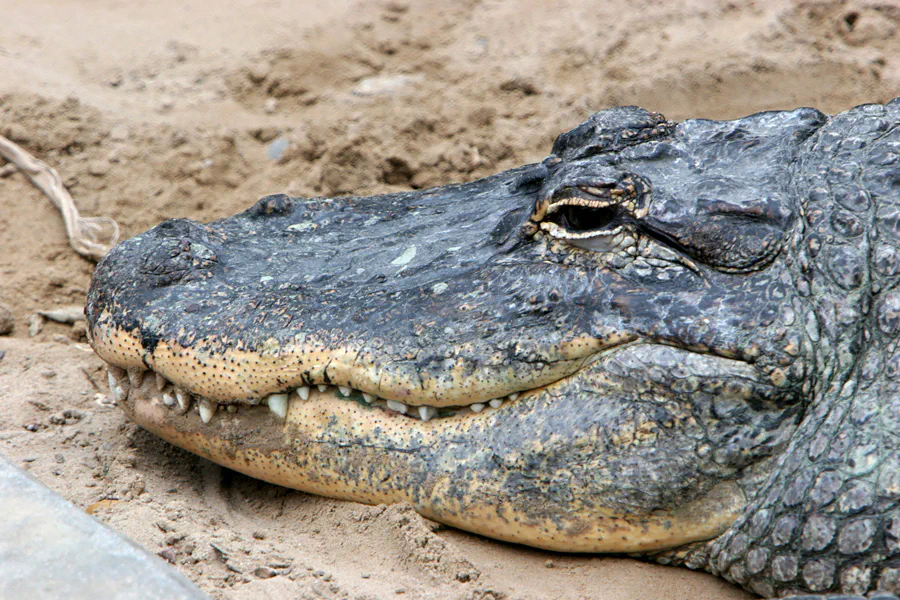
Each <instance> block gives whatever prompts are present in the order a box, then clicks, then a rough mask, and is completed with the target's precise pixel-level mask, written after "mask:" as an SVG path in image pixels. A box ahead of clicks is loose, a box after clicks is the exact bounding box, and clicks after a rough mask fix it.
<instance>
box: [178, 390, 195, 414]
mask: <svg viewBox="0 0 900 600" xmlns="http://www.w3.org/2000/svg"><path fill="white" fill-rule="evenodd" d="M175 400H176V401H177V402H178V410H179V411H180V412H181V414H184V413H186V412H187V411H188V410H190V408H191V395H190V394H188V393H187V392H185V391H184V390H183V389H181V388H175Z"/></svg>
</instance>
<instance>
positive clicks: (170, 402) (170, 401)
mask: <svg viewBox="0 0 900 600" xmlns="http://www.w3.org/2000/svg"><path fill="white" fill-rule="evenodd" d="M162 403H163V404H165V405H166V406H175V398H173V397H172V394H163V395H162Z"/></svg>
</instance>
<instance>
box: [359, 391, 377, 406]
mask: <svg viewBox="0 0 900 600" xmlns="http://www.w3.org/2000/svg"><path fill="white" fill-rule="evenodd" d="M362 397H363V400H365V401H366V403H367V404H372V403H373V402H375V400H376V398H375V396H373V395H372V394H370V393H368V392H363V393H362Z"/></svg>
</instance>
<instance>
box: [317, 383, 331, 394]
mask: <svg viewBox="0 0 900 600" xmlns="http://www.w3.org/2000/svg"><path fill="white" fill-rule="evenodd" d="M316 387H317V388H319V391H320V392H325V391H326V390H327V389H328V386H327V385H325V384H324V383H320V384H319V385H317V386H316Z"/></svg>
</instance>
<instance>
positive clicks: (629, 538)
mask: <svg viewBox="0 0 900 600" xmlns="http://www.w3.org/2000/svg"><path fill="white" fill-rule="evenodd" d="M898 273H900V101H897V100H895V101H894V102H892V103H890V104H888V105H885V106H878V105H866V106H862V107H857V108H855V109H853V110H850V111H847V112H845V113H842V114H840V115H837V116H835V117H827V116H825V115H822V114H821V113H819V112H817V111H815V110H812V109H799V110H796V111H791V112H771V113H760V114H757V115H752V116H750V117H746V118H744V119H739V120H736V121H729V122H715V121H703V120H696V121H685V122H682V123H678V124H676V123H672V122H669V121H666V120H665V119H664V118H663V117H661V116H660V115H657V114H653V113H648V112H646V111H644V110H642V109H638V108H635V107H628V108H619V109H611V110H608V111H604V112H601V113H597V114H596V115H594V116H593V117H592V118H591V119H590V120H589V121H587V122H586V123H584V124H582V125H581V126H579V127H577V128H576V129H574V130H572V131H570V132H568V133H566V134H564V135H562V136H560V137H559V138H558V139H557V141H556V143H555V144H554V146H553V151H552V154H551V156H550V157H549V158H548V159H547V160H545V161H543V162H542V163H541V164H539V165H530V166H526V167H521V168H519V169H514V170H512V171H508V172H505V173H501V174H499V175H496V176H494V177H490V178H487V179H484V180H481V181H476V182H474V183H470V184H464V185H451V186H446V187H443V188H437V189H433V190H426V191H422V192H411V193H404V194H392V195H387V196H377V197H371V198H355V197H354V198H337V199H321V198H319V199H311V200H305V199H292V198H287V197H286V196H270V197H267V198H264V199H262V200H261V201H260V202H259V203H257V204H256V205H255V206H254V207H253V208H251V209H250V210H248V211H246V212H245V213H242V214H239V215H236V216H234V217H230V218H227V219H223V220H221V221H216V222H213V223H210V224H208V225H201V224H199V223H196V222H193V221H187V220H175V221H167V222H165V223H163V224H161V225H159V226H158V227H156V228H154V229H152V230H150V231H149V232H147V233H144V234H142V235H140V236H137V237H135V238H132V239H131V240H128V241H126V242H124V243H122V244H120V245H119V246H118V247H117V248H116V249H114V250H113V251H112V252H111V253H110V254H109V255H108V256H107V257H106V258H105V259H104V260H103V261H102V262H101V263H100V265H98V267H97V270H96V272H95V274H94V280H93V282H92V284H91V289H90V292H89V295H88V307H87V315H88V320H89V325H90V327H89V333H90V337H91V342H92V345H93V347H94V349H95V350H96V352H97V353H98V354H99V355H100V356H101V357H102V358H103V359H104V360H106V361H107V362H108V363H109V364H110V365H111V367H110V373H111V374H110V383H111V389H112V390H113V393H114V395H115V396H116V397H117V398H118V399H119V400H120V404H121V405H122V407H123V408H124V410H125V411H126V412H127V413H128V414H129V416H130V417H131V418H132V419H134V420H135V421H136V422H137V423H139V424H140V425H141V426H143V427H145V428H147V429H148V430H150V431H152V432H154V433H156V434H157V435H159V436H161V437H163V438H165V439H167V440H169V441H171V442H172V443H174V444H176V445H178V446H181V447H183V448H186V449H188V450H190V451H192V452H195V453H197V454H200V455H201V456H206V457H208V458H210V459H212V460H214V461H215V462H218V463H220V464H222V465H225V466H228V467H230V468H233V469H236V470H238V471H241V472H244V473H247V474H249V475H252V476H254V477H258V478H261V479H265V480H267V481H271V482H274V483H278V484H281V485H286V486H289V487H293V488H296V489H300V490H305V491H308V492H312V493H317V494H323V495H328V496H333V497H337V498H345V499H349V500H356V501H361V502H368V503H379V502H396V501H408V502H410V503H412V504H413V505H414V506H415V507H416V509H417V510H418V511H419V512H421V513H422V514H424V515H426V516H429V517H431V518H433V519H436V520H438V521H441V522H444V523H448V524H451V525H454V526H457V527H460V528H463V529H467V530H470V531H475V532H478V533H482V534H484V535H488V536H492V537H495V538H499V539H504V540H509V541H513V542H519V543H525V544H531V545H534V546H539V547H542V548H549V549H554V550H566V551H584V552H632V553H637V554H639V555H642V556H645V557H648V558H652V559H655V560H657V561H660V562H663V563H668V564H685V565H687V566H689V567H691V568H702V569H706V570H709V571H711V572H713V573H716V574H719V575H721V576H723V577H725V578H727V579H729V580H731V581H734V582H736V583H739V584H740V585H743V586H744V587H746V588H747V589H750V590H753V591H755V592H757V593H759V594H761V595H764V596H776V595H778V596H783V595H789V594H792V593H809V592H812V593H818V594H831V595H832V596H831V597H832V598H838V597H840V596H837V594H841V593H843V594H863V593H867V592H870V591H872V590H883V591H885V592H890V593H895V594H896V593H898V592H900V509H898V505H900V452H898V450H900V434H898V431H900V394H898V393H896V391H895V390H896V389H897V388H898V386H900V383H898V381H900V354H898V353H897V338H898V333H900V290H898V289H897V283H898V277H897V275H898ZM125 369H127V370H128V371H127V372H128V376H127V377H126V376H125V373H126V371H125ZM147 370H152V371H154V372H155V373H156V376H155V377H153V376H149V374H148V373H147ZM317 386H321V391H320V388H319V387H317ZM333 386H338V387H337V389H336V388H335V387H333ZM295 390H298V391H297V393H296V394H295V393H293V392H294V391H295ZM284 394H289V395H290V396H289V400H288V396H286V395H284ZM375 398H378V399H377V400H376V399H375ZM488 401H492V402H491V403H490V404H489V405H486V403H488ZM266 405H267V406H268V408H267V407H266ZM192 407H193V408H194V409H195V411H191V410H190V409H191V408H192ZM217 408H218V409H219V413H218V414H215V413H216V410H217ZM401 413H406V414H401Z"/></svg>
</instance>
